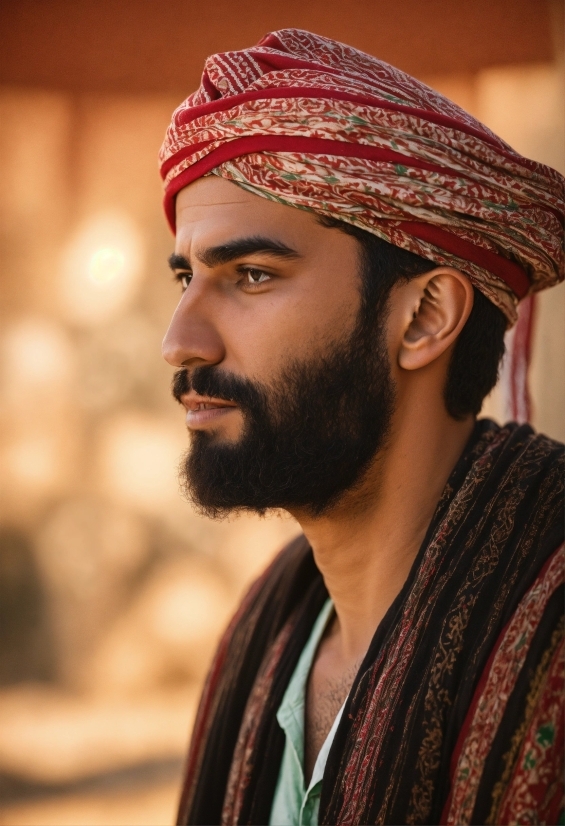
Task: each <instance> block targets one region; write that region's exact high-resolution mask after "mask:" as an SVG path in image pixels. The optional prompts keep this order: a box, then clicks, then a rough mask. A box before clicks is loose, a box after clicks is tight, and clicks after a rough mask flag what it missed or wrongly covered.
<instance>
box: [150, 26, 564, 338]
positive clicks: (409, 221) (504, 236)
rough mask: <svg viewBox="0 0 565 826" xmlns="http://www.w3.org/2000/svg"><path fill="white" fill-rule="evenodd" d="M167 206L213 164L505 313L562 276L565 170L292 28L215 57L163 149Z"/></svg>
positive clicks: (378, 65) (403, 78)
mask: <svg viewBox="0 0 565 826" xmlns="http://www.w3.org/2000/svg"><path fill="white" fill-rule="evenodd" d="M160 168H161V175H162V177H163V180H164V185H165V211H166V214H167V217H168V220H169V223H170V225H171V227H172V229H173V231H174V228H175V196H176V194H177V193H178V192H179V190H180V189H182V188H183V187H185V186H187V185H188V184H189V183H191V182H192V181H194V180H196V179H197V178H199V177H201V176H203V175H206V174H215V175H219V176H221V177H223V178H226V179H228V180H230V181H233V182H235V183H236V184H238V185H240V186H242V187H244V188H245V189H248V190H250V191H251V192H254V193H255V194H257V195H259V196H261V197H264V198H269V199H273V200H276V201H279V202H282V203H284V204H287V205H290V206H294V207H299V208H302V209H307V210H312V211H314V212H316V213H319V214H322V215H329V216H331V217H333V218H338V219H340V220H342V221H346V222H349V223H351V224H354V225H356V226H359V227H360V228H362V229H365V230H367V231H369V232H372V233H374V234H375V235H377V236H379V237H381V238H383V239H384V240H386V241H389V242H390V243H392V244H395V245H396V246H399V247H402V248H404V249H407V250H409V251H410V252H413V253H416V254H418V255H420V256H423V257H424V258H427V259H429V260H431V261H433V262H435V263H436V264H437V265H447V266H453V267H456V268H457V269H459V270H460V271H461V272H463V273H465V274H466V275H467V276H468V277H469V279H470V280H471V281H472V283H473V284H474V285H475V286H476V287H477V288H478V289H479V290H481V291H482V292H483V293H484V294H485V295H486V296H487V297H488V298H489V299H490V300H491V301H493V302H494V303H495V304H496V305H497V306H498V307H499V308H500V309H501V310H502V311H503V312H504V313H505V315H506V317H507V319H508V322H509V324H512V323H514V321H515V320H516V305H517V303H518V301H519V300H520V299H522V298H524V297H525V296H527V295H528V294H532V293H533V292H536V291H538V290H541V289H544V288H545V287H549V286H551V285H552V284H555V283H557V282H558V281H561V280H563V278H564V250H563V223H564V213H565V179H564V178H563V177H562V176H561V175H560V174H559V173H558V172H556V171H555V170H554V169H551V168H549V167H547V166H544V165H543V164H540V163H536V162H534V161H532V160H528V159H526V158H524V157H522V156H521V155H519V154H518V153H517V152H515V151H514V150H513V149H511V147H509V146H508V145H507V144H506V143H505V142H504V141H502V140H501V139H500V138H498V137H497V136H496V135H494V134H493V133H492V132H491V131H490V130H489V129H488V128H487V127H486V126H484V125H483V124H481V123H480V122H479V121H477V120H476V119H475V118H473V117H471V115H469V114H468V113H467V112H465V111H464V110H463V109H461V108H460V107H459V106H456V105H455V104H454V103H453V102H452V101H450V100H448V99H447V98H445V97H444V96H442V95H440V94H439V93H437V92H435V91H434V90H433V89H430V88H429V87H428V86H426V85H425V84H423V83H420V82H419V81H418V80H416V79H415V78H413V77H410V76H409V75H407V74H405V73H404V72H402V71H400V70H398V69H396V68H394V67H393V66H390V65H389V64H387V63H384V62H383V61H381V60H378V59H377V58H375V57H372V56H370V55H368V54H365V53H363V52H360V51H358V50H357V49H354V48H352V47H350V46H346V45H345V44H343V43H338V42H336V41H334V40H329V39H327V38H324V37H320V36H318V35H315V34H311V33H310V32H305V31H301V30H298V29H283V30H281V31H277V32H273V33H271V34H268V35H267V36H266V37H264V38H263V39H262V40H261V41H260V43H258V44H257V46H254V47H252V48H250V49H245V50H242V51H234V52H226V53H223V54H215V55H212V56H211V57H209V58H208V59H207V61H206V64H205V67H204V73H203V75H202V82H201V85H200V88H199V89H198V90H197V91H196V92H194V93H193V94H191V95H190V96H189V97H188V98H187V99H186V100H185V101H184V102H183V103H182V104H181V105H180V106H179V107H178V109H177V110H176V111H175V112H174V114H173V118H172V122H171V124H170V126H169V128H168V130H167V133H166V136H165V140H164V143H163V146H162V148H161V152H160Z"/></svg>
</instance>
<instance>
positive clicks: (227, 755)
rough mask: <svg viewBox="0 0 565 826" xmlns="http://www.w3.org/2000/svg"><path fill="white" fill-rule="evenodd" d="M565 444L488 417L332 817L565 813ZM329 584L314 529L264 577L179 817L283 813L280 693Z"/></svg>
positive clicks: (327, 816) (248, 608) (224, 649)
mask: <svg viewBox="0 0 565 826" xmlns="http://www.w3.org/2000/svg"><path fill="white" fill-rule="evenodd" d="M564 454H565V448H563V446H561V445H559V444H557V443H556V442H553V441H552V440H550V439H549V438H547V437H545V436H540V435H536V434H535V433H534V432H533V431H532V429H531V428H530V427H529V426H528V425H522V426H518V425H516V424H509V425H507V426H506V427H503V428H500V427H498V426H497V425H496V424H494V423H493V422H491V421H489V420H481V421H479V422H478V423H477V425H476V427H475V430H474V432H473V435H472V437H471V439H470V441H469V443H468V445H467V447H466V449H465V451H464V453H463V455H462V456H461V458H460V460H459V461H458V463H457V465H456V466H455V468H454V469H453V471H452V473H451V476H450V478H449V480H448V482H447V484H446V487H445V490H444V492H443V494H442V497H441V499H440V501H439V503H438V505H437V508H436V512H435V514H434V516H433V518H432V521H431V523H430V525H429V528H428V531H427V534H426V537H425V539H424V541H423V543H422V547H421V548H420V551H419V553H418V555H417V557H416V559H415V561H414V563H413V566H412V569H411V571H410V574H409V576H408V578H407V581H406V583H405V585H404V586H403V588H402V590H401V592H400V593H399V594H398V596H397V598H396V599H395V601H394V602H393V604H392V605H391V607H390V609H389V610H388V612H387V614H386V616H385V617H384V619H383V620H382V622H381V623H380V625H379V627H378V628H377V630H376V633H375V635H374V638H373V640H372V642H371V645H370V647H369V650H368V652H367V655H366V657H365V660H364V661H363V663H362V665H361V667H360V669H359V672H358V674H357V676H356V678H355V681H354V683H353V686H352V689H351V692H350V694H349V697H348V699H347V701H346V706H345V709H344V713H343V715H342V718H341V721H340V724H339V727H338V729H337V732H336V735H335V739H334V741H333V744H332V747H331V750H330V753H329V756H328V762H327V765H326V771H325V774H324V779H323V785H322V797H321V805H320V814H319V818H320V823H326V824H331V823H333V824H335V823H340V824H371V823H372V824H377V823H389V824H399V823H403V824H412V823H422V824H423V823H447V824H465V823H479V824H485V823H498V824H500V823H557V822H558V818H559V815H560V812H562V810H563V779H562V778H563V746H564V740H563V701H562V696H563V687H564V661H563V658H564V635H563V593H562V587H561V586H562V584H563V574H564V571H563V559H564V546H563V463H564ZM326 598H327V592H326V589H325V586H324V583H323V581H322V577H321V574H320V572H319V571H318V569H317V568H316V566H315V564H314V560H313V556H312V552H311V549H310V548H309V546H308V545H307V543H306V541H305V539H304V538H303V537H299V538H298V539H296V540H295V541H294V542H293V543H291V544H290V545H289V546H287V548H286V549H284V550H283V551H282V552H281V553H280V554H279V555H278V556H277V557H276V558H275V560H274V562H273V563H272V564H271V566H270V567H269V568H268V569H267V571H266V572H265V573H264V574H263V576H262V577H261V578H260V579H259V580H258V581H257V582H256V583H255V584H254V585H253V586H252V587H251V590H250V591H249V593H248V594H247V596H246V597H245V599H244V600H243V603H242V605H241V607H240V608H239V610H238V612H237V613H236V615H235V617H234V618H233V620H232V622H231V624H230V626H229V628H228V629H227V631H226V633H225V635H224V637H223V639H222V641H221V643H220V645H219V648H218V651H217V654H216V657H215V659H214V662H213V664H212V668H211V670H210V673H209V675H208V678H207V682H206V685H205V688H204V692H203V695H202V699H201V703H200V707H199V711H198V714H197V718H196V722H195V727H194V732H193V737H192V744H191V748H190V752H189V756H188V761H187V766H186V776H185V782H184V788H183V793H182V799H181V804H180V809H179V819H178V823H179V824H188V823H193V824H218V823H223V824H236V823H253V824H264V823H268V821H269V815H270V809H271V805H272V800H273V795H274V791H275V785H276V781H277V777H278V771H279V766H280V760H281V757H282V752H283V747H284V735H283V733H282V731H281V729H280V727H279V726H278V724H277V722H276V717H275V715H276V711H277V709H278V706H279V704H280V702H281V699H282V697H283V694H284V691H285V690H286V687H287V685H288V682H289V680H290V677H291V675H292V673H293V671H294V668H295V666H296V663H297V661H298V658H299V656H300V653H301V651H302V649H303V647H304V645H305V643H306V640H307V639H308V636H309V634H310V631H311V629H312V626H313V624H314V622H315V620H316V617H317V616H318V613H319V611H320V610H321V607H322V605H323V604H324V601H325V600H326Z"/></svg>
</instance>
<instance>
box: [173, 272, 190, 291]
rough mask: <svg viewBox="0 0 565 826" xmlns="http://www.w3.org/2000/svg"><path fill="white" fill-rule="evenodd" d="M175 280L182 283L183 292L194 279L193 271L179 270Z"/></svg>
mask: <svg viewBox="0 0 565 826" xmlns="http://www.w3.org/2000/svg"><path fill="white" fill-rule="evenodd" d="M175 280H176V281H178V282H179V284H180V285H181V287H182V289H183V292H184V290H186V289H187V287H188V285H189V284H190V282H191V280H192V273H191V272H177V273H176V275H175Z"/></svg>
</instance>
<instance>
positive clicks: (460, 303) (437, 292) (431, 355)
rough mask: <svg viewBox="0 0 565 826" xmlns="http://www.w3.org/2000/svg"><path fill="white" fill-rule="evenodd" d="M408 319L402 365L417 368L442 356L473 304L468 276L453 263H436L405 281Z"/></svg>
mask: <svg viewBox="0 0 565 826" xmlns="http://www.w3.org/2000/svg"><path fill="white" fill-rule="evenodd" d="M405 289H406V300H407V310H408V311H409V312H408V313H407V314H406V316H407V323H406V325H405V329H404V334H403V337H402V342H401V346H400V350H399V353H398V363H399V366H400V367H402V368H403V369H405V370H417V369H418V368H420V367H424V366H425V365H427V364H430V363H431V362H432V361H434V360H435V359H437V358H438V357H439V356H441V355H442V354H443V353H444V352H445V351H446V350H447V349H448V348H449V347H450V346H451V344H452V343H453V342H454V341H455V339H456V338H457V336H458V335H459V333H460V332H461V330H462V328H463V326H464V325H465V322H466V321H467V318H468V317H469V314H470V312H471V309H472V306H473V287H472V285H471V283H470V281H469V279H468V278H467V277H466V276H465V275H463V273H461V272H459V270H456V269H453V268H452V267H437V268H436V269H434V270H432V271H431V272H428V273H425V274H424V275H423V276H419V277H418V278H414V279H413V280H412V281H410V282H409V283H408V284H406V285H405Z"/></svg>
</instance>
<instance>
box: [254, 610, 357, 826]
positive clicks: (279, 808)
mask: <svg viewBox="0 0 565 826" xmlns="http://www.w3.org/2000/svg"><path fill="white" fill-rule="evenodd" d="M332 612H333V602H332V601H331V599H328V601H327V602H326V604H325V605H324V607H323V608H322V610H321V612H320V615H319V616H318V619H317V620H316V622H315V624H314V627H313V629H312V633H311V634H310V638H309V640H308V642H307V643H306V645H305V647H304V650H303V651H302V654H301V655H300V659H299V660H298V664H297V666H296V668H295V670H294V674H293V675H292V678H291V680H290V683H289V684H288V688H287V690H286V692H285V695H284V697H283V699H282V702H281V704H280V706H279V710H278V711H277V721H278V723H279V725H280V727H281V728H282V730H283V731H284V733H285V737H286V742H285V747H284V752H283V756H282V761H281V767H280V770H279V777H278V780H277V786H276V789H275V796H274V799H273V806H272V808H271V817H270V820H269V824H270V826H317V823H318V810H319V808H320V794H321V790H322V778H323V776H324V769H325V767H326V761H327V759H328V753H329V750H330V747H331V744H332V742H333V738H334V735H335V732H336V729H337V727H338V724H339V721H340V719H341V714H342V711H343V706H342V707H341V709H340V710H339V712H338V715H337V717H336V719H335V720H334V724H333V726H332V727H331V730H330V732H329V734H328V736H327V737H326V740H325V742H324V745H323V746H322V748H321V749H320V753H319V754H318V757H317V759H316V764H315V766H314V771H313V772H312V779H311V780H310V784H309V786H308V788H307V789H306V788H305V787H304V708H305V704H306V683H307V681H308V675H309V673H310V669H311V667H312V663H313V661H314V656H315V654H316V649H317V648H318V644H319V642H320V640H321V638H322V636H323V633H324V631H325V629H326V626H327V624H328V620H329V618H330V616H331V614H332ZM344 705H345V704H344Z"/></svg>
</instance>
